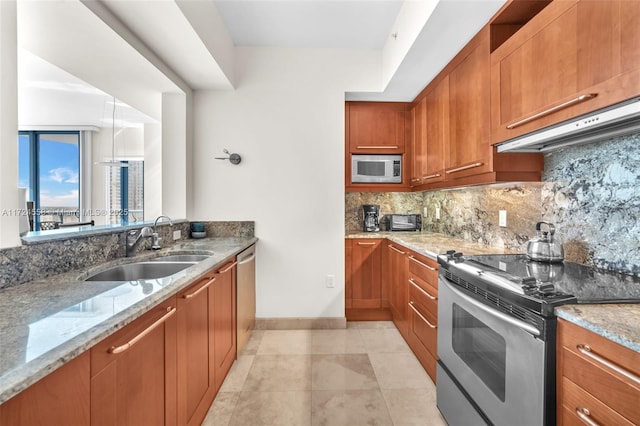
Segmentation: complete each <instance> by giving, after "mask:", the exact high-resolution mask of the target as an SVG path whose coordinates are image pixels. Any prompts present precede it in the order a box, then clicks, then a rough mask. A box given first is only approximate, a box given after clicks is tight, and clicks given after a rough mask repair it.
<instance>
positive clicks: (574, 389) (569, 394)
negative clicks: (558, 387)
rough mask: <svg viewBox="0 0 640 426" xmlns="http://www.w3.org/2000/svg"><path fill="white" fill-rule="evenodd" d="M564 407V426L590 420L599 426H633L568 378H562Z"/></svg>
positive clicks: (580, 423)
mask: <svg viewBox="0 0 640 426" xmlns="http://www.w3.org/2000/svg"><path fill="white" fill-rule="evenodd" d="M560 398H561V400H562V407H560V410H559V415H560V417H561V421H560V423H561V424H562V425H563V426H568V425H572V426H573V425H576V426H577V425H582V426H584V424H585V423H586V422H585V421H583V420H582V419H589V420H591V421H594V422H596V423H597V424H599V425H621V426H622V425H624V426H627V425H628V426H631V425H633V423H631V422H630V421H629V420H627V419H625V418H624V417H622V416H621V415H620V414H618V413H617V412H615V411H614V410H612V409H611V408H609V407H607V406H606V405H605V404H603V403H602V401H600V400H598V399H596V398H595V397H594V396H593V395H591V394H590V393H588V392H587V391H585V390H584V389H582V388H581V387H580V386H578V385H576V384H575V383H573V382H572V381H571V380H569V379H567V378H566V377H563V378H562V395H560Z"/></svg>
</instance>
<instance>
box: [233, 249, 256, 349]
mask: <svg viewBox="0 0 640 426" xmlns="http://www.w3.org/2000/svg"><path fill="white" fill-rule="evenodd" d="M236 259H237V261H238V270H237V290H236V291H237V297H236V305H237V306H236V314H237V316H238V319H237V322H236V324H237V327H238V330H237V332H238V337H237V348H238V349H237V353H238V354H240V352H241V351H242V348H244V345H245V344H246V343H247V340H249V336H251V330H253V328H254V327H255V324H256V245H255V244H254V245H252V246H251V247H249V248H248V249H246V250H244V251H243V252H241V253H240V254H238V256H237V258H236Z"/></svg>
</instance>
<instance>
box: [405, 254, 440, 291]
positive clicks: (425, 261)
mask: <svg viewBox="0 0 640 426" xmlns="http://www.w3.org/2000/svg"><path fill="white" fill-rule="evenodd" d="M411 274H413V275H416V276H418V277H419V278H421V279H422V280H424V281H426V282H427V283H428V284H430V285H431V287H433V288H438V263H437V262H436V261H435V260H431V259H429V258H428V257H426V256H422V255H420V254H417V253H415V252H412V251H410V252H409V275H411Z"/></svg>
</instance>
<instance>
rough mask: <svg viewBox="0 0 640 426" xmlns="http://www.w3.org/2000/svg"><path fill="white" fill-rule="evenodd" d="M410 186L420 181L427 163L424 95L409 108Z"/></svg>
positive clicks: (418, 183)
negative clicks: (410, 123) (410, 131)
mask: <svg viewBox="0 0 640 426" xmlns="http://www.w3.org/2000/svg"><path fill="white" fill-rule="evenodd" d="M411 120H412V126H411V127H412V130H413V132H412V134H411V136H412V137H411V147H412V148H411V159H412V161H411V181H410V185H411V187H414V186H417V185H420V184H421V183H422V176H423V174H424V170H425V169H426V164H427V98H426V97H424V98H422V100H420V101H419V102H418V103H416V104H415V105H414V106H413V108H412V109H411Z"/></svg>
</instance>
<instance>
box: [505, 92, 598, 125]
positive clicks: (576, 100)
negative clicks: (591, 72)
mask: <svg viewBox="0 0 640 426" xmlns="http://www.w3.org/2000/svg"><path fill="white" fill-rule="evenodd" d="M596 96H598V94H597V93H587V94H586V95H580V96H578V97H577V98H573V99H571V100H570V101H567V102H564V103H561V104H560V105H556V106H554V107H551V108H549V109H545V110H544V111H542V112H539V113H537V114H534V115H531V116H529V117H527V118H523V119H522V120H520V121H516V122H515V123H513V124H509V125H508V126H507V129H508V130H512V129H515V128H516V127H519V126H522V125H523V124H527V123H529V122H531V121H533V120H537V119H538V118H542V117H544V116H545V115H549V114H553V113H554V112H556V111H560V110H561V109H565V108H569V107H570V106H573V105H575V104H579V103H580V102H584V101H588V100H589V99H593V98H595V97H596Z"/></svg>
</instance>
